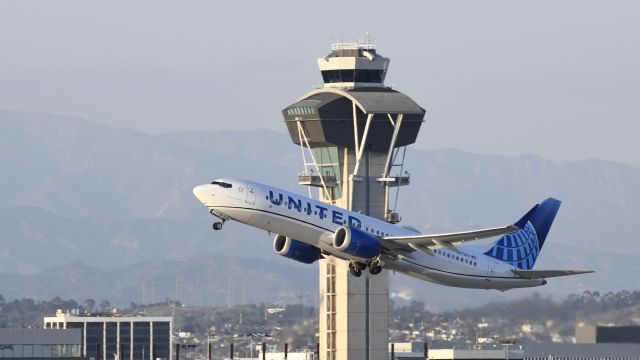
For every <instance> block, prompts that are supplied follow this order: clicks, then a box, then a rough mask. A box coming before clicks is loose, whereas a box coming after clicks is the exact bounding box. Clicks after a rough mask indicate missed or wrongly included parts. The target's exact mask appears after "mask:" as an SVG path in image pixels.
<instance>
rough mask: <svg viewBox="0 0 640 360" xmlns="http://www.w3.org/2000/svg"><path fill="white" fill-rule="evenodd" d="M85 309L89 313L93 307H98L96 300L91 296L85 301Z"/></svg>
mask: <svg viewBox="0 0 640 360" xmlns="http://www.w3.org/2000/svg"><path fill="white" fill-rule="evenodd" d="M83 304H84V311H85V312H88V313H92V312H93V309H94V308H95V307H96V301H95V300H93V299H91V298H89V299H86V300H85V301H84V303H83Z"/></svg>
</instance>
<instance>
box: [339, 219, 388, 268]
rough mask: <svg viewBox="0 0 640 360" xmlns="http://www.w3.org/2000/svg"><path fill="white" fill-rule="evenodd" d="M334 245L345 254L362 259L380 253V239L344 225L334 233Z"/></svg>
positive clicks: (371, 257)
mask: <svg viewBox="0 0 640 360" xmlns="http://www.w3.org/2000/svg"><path fill="white" fill-rule="evenodd" d="M333 247H335V248H336V249H338V250H339V251H342V252H343V253H345V254H349V255H353V256H355V257H359V258H362V259H368V260H370V259H373V258H374V257H376V256H378V255H380V251H382V246H380V241H379V240H378V239H377V238H375V237H373V236H371V235H369V234H367V233H366V232H364V231H362V230H360V229H355V228H352V227H346V226H342V227H340V228H338V230H336V232H335V234H333Z"/></svg>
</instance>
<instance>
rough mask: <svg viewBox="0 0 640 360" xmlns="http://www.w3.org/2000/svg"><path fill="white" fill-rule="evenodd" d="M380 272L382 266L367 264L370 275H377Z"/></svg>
mask: <svg viewBox="0 0 640 360" xmlns="http://www.w3.org/2000/svg"><path fill="white" fill-rule="evenodd" d="M381 272H382V266H380V265H378V266H374V267H371V266H369V273H371V275H378V274H380V273H381Z"/></svg>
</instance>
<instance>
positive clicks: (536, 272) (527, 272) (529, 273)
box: [511, 270, 593, 279]
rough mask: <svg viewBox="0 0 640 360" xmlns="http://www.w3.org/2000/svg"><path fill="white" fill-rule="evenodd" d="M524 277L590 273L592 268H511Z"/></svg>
mask: <svg viewBox="0 0 640 360" xmlns="http://www.w3.org/2000/svg"><path fill="white" fill-rule="evenodd" d="M511 271H512V272H513V273H514V274H516V275H518V276H520V277H522V278H525V279H545V278H551V277H558V276H569V275H578V274H588V273H592V272H593V270H511Z"/></svg>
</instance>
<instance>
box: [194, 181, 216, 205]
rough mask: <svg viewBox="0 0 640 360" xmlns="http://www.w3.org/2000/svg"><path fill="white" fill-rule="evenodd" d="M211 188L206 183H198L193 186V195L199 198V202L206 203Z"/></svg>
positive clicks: (209, 197) (209, 196)
mask: <svg viewBox="0 0 640 360" xmlns="http://www.w3.org/2000/svg"><path fill="white" fill-rule="evenodd" d="M211 194H212V193H211V190H210V187H209V186H208V185H198V186H196V187H194V188H193V195H195V197H196V198H197V199H198V200H200V202H201V203H203V204H205V205H206V204H207V201H208V200H210V199H211Z"/></svg>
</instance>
